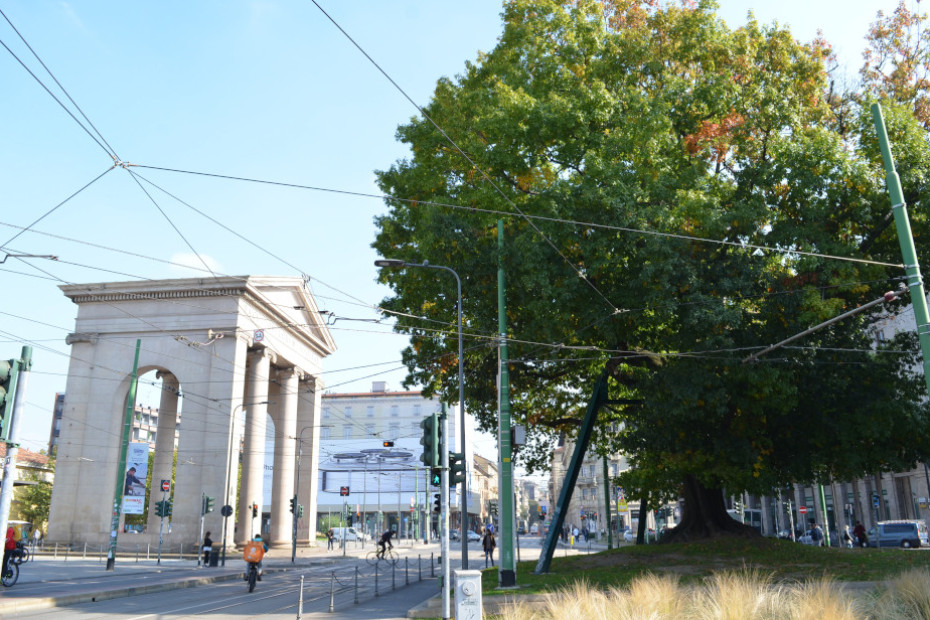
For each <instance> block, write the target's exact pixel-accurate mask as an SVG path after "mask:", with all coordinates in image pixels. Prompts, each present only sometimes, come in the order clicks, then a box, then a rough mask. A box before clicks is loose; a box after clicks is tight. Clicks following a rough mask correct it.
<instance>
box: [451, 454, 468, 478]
mask: <svg viewBox="0 0 930 620" xmlns="http://www.w3.org/2000/svg"><path fill="white" fill-rule="evenodd" d="M449 469H450V473H451V476H450V477H449V484H450V485H454V484H461V483H462V482H465V455H464V454H463V453H461V452H450V453H449Z"/></svg>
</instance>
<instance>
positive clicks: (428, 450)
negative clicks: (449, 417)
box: [420, 413, 440, 467]
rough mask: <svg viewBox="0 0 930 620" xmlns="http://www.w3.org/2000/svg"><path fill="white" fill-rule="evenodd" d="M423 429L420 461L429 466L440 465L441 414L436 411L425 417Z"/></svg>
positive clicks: (421, 425) (422, 423) (421, 423)
mask: <svg viewBox="0 0 930 620" xmlns="http://www.w3.org/2000/svg"><path fill="white" fill-rule="evenodd" d="M420 427H421V428H422V429H423V437H422V438H421V439H420V444H422V446H423V454H421V455H420V462H421V463H423V464H424V465H426V466H427V467H438V466H439V465H440V462H439V438H440V435H439V416H438V415H437V414H435V413H433V414H431V415H429V416H428V417H425V418H423V421H422V422H420Z"/></svg>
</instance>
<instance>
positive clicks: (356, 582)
mask: <svg viewBox="0 0 930 620" xmlns="http://www.w3.org/2000/svg"><path fill="white" fill-rule="evenodd" d="M354 602H355V604H356V605H358V566H356V567H355V601H354Z"/></svg>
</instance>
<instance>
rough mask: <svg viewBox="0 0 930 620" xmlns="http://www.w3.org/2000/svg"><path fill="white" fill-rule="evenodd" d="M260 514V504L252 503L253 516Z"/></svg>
mask: <svg viewBox="0 0 930 620" xmlns="http://www.w3.org/2000/svg"><path fill="white" fill-rule="evenodd" d="M257 516H258V504H252V518H253V519H254V518H255V517H257Z"/></svg>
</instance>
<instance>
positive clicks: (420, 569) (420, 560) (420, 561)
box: [417, 553, 423, 581]
mask: <svg viewBox="0 0 930 620" xmlns="http://www.w3.org/2000/svg"><path fill="white" fill-rule="evenodd" d="M417 581H423V558H422V557H421V556H420V554H419V553H418V554H417Z"/></svg>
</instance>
